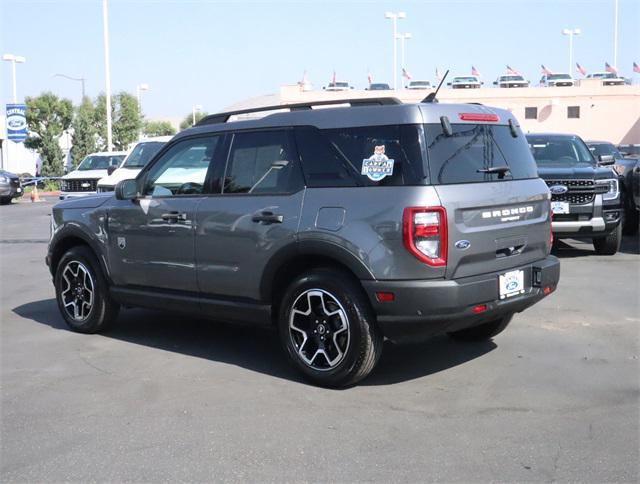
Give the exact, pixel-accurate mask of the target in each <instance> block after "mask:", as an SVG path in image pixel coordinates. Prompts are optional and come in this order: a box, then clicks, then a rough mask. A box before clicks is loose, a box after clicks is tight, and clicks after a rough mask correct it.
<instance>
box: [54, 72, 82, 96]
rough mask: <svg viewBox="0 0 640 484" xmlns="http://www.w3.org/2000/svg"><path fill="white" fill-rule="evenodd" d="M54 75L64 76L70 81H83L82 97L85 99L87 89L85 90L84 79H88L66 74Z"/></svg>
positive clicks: (56, 75)
mask: <svg viewBox="0 0 640 484" xmlns="http://www.w3.org/2000/svg"><path fill="white" fill-rule="evenodd" d="M53 77H64V78H65V79H69V80H70V81H78V82H81V83H82V99H84V95H85V90H84V81H86V79H85V78H84V77H71V76H67V75H66V74H54V75H53Z"/></svg>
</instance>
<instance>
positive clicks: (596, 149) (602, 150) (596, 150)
mask: <svg viewBox="0 0 640 484" xmlns="http://www.w3.org/2000/svg"><path fill="white" fill-rule="evenodd" d="M589 149H590V150H591V152H592V153H593V154H594V155H596V156H601V155H611V156H613V157H614V158H622V155H621V154H620V152H619V151H618V150H617V149H616V147H615V146H613V145H612V144H609V143H596V144H590V145H589Z"/></svg>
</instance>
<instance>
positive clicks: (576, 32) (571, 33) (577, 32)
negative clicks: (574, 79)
mask: <svg viewBox="0 0 640 484" xmlns="http://www.w3.org/2000/svg"><path fill="white" fill-rule="evenodd" d="M581 33H582V31H581V30H580V29H563V30H562V35H568V36H569V70H568V71H567V72H568V73H569V74H571V67H572V66H573V36H574V35H580V34H581Z"/></svg>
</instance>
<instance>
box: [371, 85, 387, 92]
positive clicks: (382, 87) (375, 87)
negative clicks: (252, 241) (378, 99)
mask: <svg viewBox="0 0 640 484" xmlns="http://www.w3.org/2000/svg"><path fill="white" fill-rule="evenodd" d="M369 89H371V90H372V91H383V90H386V89H389V84H371V86H370V87H369Z"/></svg>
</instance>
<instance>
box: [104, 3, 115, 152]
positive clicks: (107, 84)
mask: <svg viewBox="0 0 640 484" xmlns="http://www.w3.org/2000/svg"><path fill="white" fill-rule="evenodd" d="M108 10H109V9H108V6H107V0H102V24H103V34H104V78H105V97H106V98H107V102H106V103H107V151H113V133H112V131H111V130H112V128H111V72H110V71H109V11H108Z"/></svg>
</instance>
